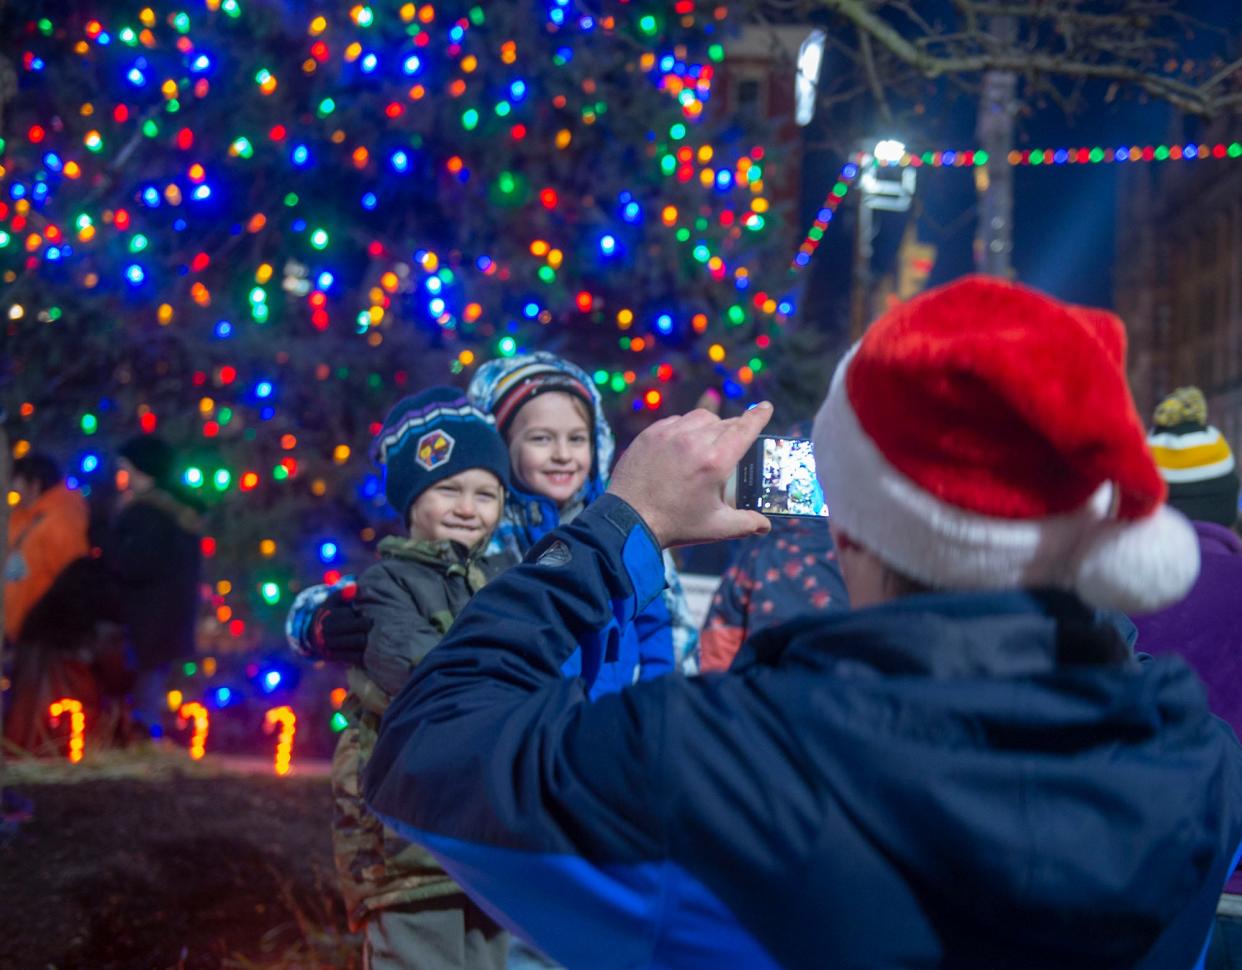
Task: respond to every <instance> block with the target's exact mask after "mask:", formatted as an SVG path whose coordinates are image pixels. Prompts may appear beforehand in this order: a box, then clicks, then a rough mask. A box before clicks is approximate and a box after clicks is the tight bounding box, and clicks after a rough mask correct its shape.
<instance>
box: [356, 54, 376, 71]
mask: <svg viewBox="0 0 1242 970" xmlns="http://www.w3.org/2000/svg"><path fill="white" fill-rule="evenodd" d="M358 66H359V67H360V68H362V73H363V74H370V73H371V72H372V71H374V70H375V69H376V68H377V67H378V66H379V58H378V57H376V56H375V55H374V54H373V53H371V52H369V51H368V52H367V53H366V54H363V55H362V60H361V61H360V62H359V64H358Z"/></svg>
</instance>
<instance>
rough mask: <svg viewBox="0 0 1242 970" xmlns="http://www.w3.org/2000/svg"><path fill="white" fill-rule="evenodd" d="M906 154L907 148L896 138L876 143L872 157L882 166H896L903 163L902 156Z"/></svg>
mask: <svg viewBox="0 0 1242 970" xmlns="http://www.w3.org/2000/svg"><path fill="white" fill-rule="evenodd" d="M905 153H906V146H905V145H904V144H903V143H902V142H899V141H897V139H895V138H885V139H884V140H883V141H879V142H876V145H875V148H874V149H873V150H872V155H873V156H874V157H875V160H876V161H877V162H879V163H880V164H881V165H895V164H897V163H898V162H899V161H901V156H902V155H904V154H905Z"/></svg>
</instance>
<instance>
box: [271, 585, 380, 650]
mask: <svg viewBox="0 0 1242 970" xmlns="http://www.w3.org/2000/svg"><path fill="white" fill-rule="evenodd" d="M357 592H358V584H357V583H356V582H355V581H354V580H353V578H352V577H346V578H345V579H342V580H341V581H340V582H339V583H337V584H336V585H334V586H311V587H310V588H308V589H304V590H303V591H302V592H301V593H299V594H298V597H297V599H296V600H294V602H293V606H292V607H291V608H290V610H289V616H288V618H287V619H286V620H285V637H286V639H287V640H288V642H289V646H290V647H291V648H292V649H293V651H294V652H295V653H297V654H298V655H299V656H302V657H305V658H306V659H308V660H327V661H332V662H338V663H352V664H361V663H362V655H363V653H364V652H365V651H366V648H367V634H368V633H369V632H370V630H371V626H372V624H373V621H372V620H371V619H370V618H369V617H366V616H363V614H362V613H361V612H360V611H359V610H358V607H357V606H356V605H355V603H354V597H355V596H356V595H357Z"/></svg>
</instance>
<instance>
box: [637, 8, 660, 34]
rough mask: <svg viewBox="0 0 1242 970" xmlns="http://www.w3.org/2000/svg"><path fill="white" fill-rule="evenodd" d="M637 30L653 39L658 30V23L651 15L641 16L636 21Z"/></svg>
mask: <svg viewBox="0 0 1242 970" xmlns="http://www.w3.org/2000/svg"><path fill="white" fill-rule="evenodd" d="M638 29H639V30H641V31H642V32H643V33H644V34H646V35H647V36H648V37H654V36H655V35H656V34H657V33H659V30H660V22H659V21H658V20H656V18H655V17H653V16H652V15H651V14H649V13H648V14H643V15H642V16H641V17H640V18H639V19H638Z"/></svg>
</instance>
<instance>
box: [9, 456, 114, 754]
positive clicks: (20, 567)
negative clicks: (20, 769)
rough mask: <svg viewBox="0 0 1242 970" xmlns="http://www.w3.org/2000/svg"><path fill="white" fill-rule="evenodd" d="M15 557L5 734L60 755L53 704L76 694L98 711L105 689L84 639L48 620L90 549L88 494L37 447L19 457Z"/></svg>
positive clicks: (12, 530)
mask: <svg viewBox="0 0 1242 970" xmlns="http://www.w3.org/2000/svg"><path fill="white" fill-rule="evenodd" d="M12 488H13V491H14V492H16V493H17V495H18V503H17V505H16V506H15V507H14V508H13V509H12V510H11V512H10V517H9V529H8V550H9V552H8V556H7V558H6V560H5V563H4V638H5V640H6V641H7V642H8V643H9V644H10V645H11V646H12V650H13V653H12V655H11V659H12V663H13V668H12V693H11V696H10V698H9V699H8V701H7V703H6V707H5V718H4V736H5V738H6V739H7V740H8V741H10V742H12V743H13V744H15V745H17V746H19V747H21V748H23V749H24V750H27V751H32V752H36V753H52V751H51V749H50V748H49V744H50V742H51V740H52V731H51V729H50V726H49V724H48V721H47V707H48V704H50V703H51V702H52V701H54V700H56V699H57V698H59V697H75V698H78V699H80V700H81V701H82V703H83V704H84V705H87V707H88V709H89V711H90V713H91V714H92V715H94V714H96V713H97V710H98V690H97V686H96V684H95V680H94V677H93V676H92V675H91V673H90V669H89V668H90V663H89V661H88V660H86V659H85V658H83V657H82V656H79V651H78V649H77V648H78V647H79V646H80V644H79V643H78V642H73V641H72V640H71V639H70V638H66V637H62V636H58V635H57V634H58V633H61V632H63V631H61V630H58V629H56V628H54V627H53V625H52V624H49V623H48V622H45V621H46V620H48V619H50V618H51V616H50V614H51V612H52V611H48V610H45V609H40V604H41V603H43V602H44V601H45V600H46V599H47V597H48V595H49V593H50V592H51V591H52V589H53V587H54V586H55V584H56V582H57V580H58V579H59V578H60V577H61V576H62V575H63V574H64V573H65V571H66V570H67V569H68V568H69V567H70V566H71V565H72V564H73V563H74V562H75V561H77V560H80V559H83V557H85V556H86V555H87V553H88V552H89V551H90V550H89V548H88V545H87V528H88V520H89V513H88V510H87V505H86V501H85V499H83V498H82V495H81V493H79V492H77V491H75V490H72V489H69V488H68V487H67V486H66V485H65V482H64V477H63V476H62V475H61V471H60V467H59V466H58V465H57V463H56V460H55V459H54V458H52V457H51V456H50V455H46V454H43V453H41V452H31V453H29V454H26V455H24V456H23V457H21V458H18V459H17V460H16V461H14V462H13V473H12Z"/></svg>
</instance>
